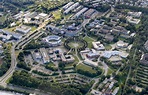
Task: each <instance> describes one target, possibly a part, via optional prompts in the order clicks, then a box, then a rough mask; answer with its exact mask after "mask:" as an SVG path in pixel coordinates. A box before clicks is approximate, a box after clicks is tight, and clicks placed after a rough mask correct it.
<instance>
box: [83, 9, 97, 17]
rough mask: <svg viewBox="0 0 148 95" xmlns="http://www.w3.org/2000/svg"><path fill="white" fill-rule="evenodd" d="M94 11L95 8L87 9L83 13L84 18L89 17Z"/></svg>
mask: <svg viewBox="0 0 148 95" xmlns="http://www.w3.org/2000/svg"><path fill="white" fill-rule="evenodd" d="M94 12H95V9H89V10H88V11H86V12H85V13H84V16H85V18H90V17H91V15H92V14H93V13H94Z"/></svg>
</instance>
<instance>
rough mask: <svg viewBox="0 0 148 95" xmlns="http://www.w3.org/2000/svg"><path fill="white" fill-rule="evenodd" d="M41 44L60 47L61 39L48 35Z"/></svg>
mask: <svg viewBox="0 0 148 95" xmlns="http://www.w3.org/2000/svg"><path fill="white" fill-rule="evenodd" d="M43 42H45V43H47V44H48V45H49V46H59V45H61V43H62V41H61V37H59V36H56V35H50V36H47V37H45V38H43Z"/></svg>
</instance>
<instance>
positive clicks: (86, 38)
mask: <svg viewBox="0 0 148 95" xmlns="http://www.w3.org/2000/svg"><path fill="white" fill-rule="evenodd" d="M84 40H85V41H86V42H87V43H88V48H92V42H94V41H95V40H94V39H93V38H90V37H88V36H86V37H84Z"/></svg>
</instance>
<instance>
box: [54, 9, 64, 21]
mask: <svg viewBox="0 0 148 95" xmlns="http://www.w3.org/2000/svg"><path fill="white" fill-rule="evenodd" d="M52 14H53V16H54V19H55V20H60V19H61V16H62V13H61V10H58V11H54V12H53V13H52Z"/></svg>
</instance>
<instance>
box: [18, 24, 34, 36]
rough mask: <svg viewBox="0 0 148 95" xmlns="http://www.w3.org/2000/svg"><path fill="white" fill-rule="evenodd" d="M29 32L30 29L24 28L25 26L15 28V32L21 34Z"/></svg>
mask: <svg viewBox="0 0 148 95" xmlns="http://www.w3.org/2000/svg"><path fill="white" fill-rule="evenodd" d="M30 30H31V27H29V26H25V25H21V26H18V27H17V28H16V31H17V32H19V33H22V34H26V33H28V32H30Z"/></svg>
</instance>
